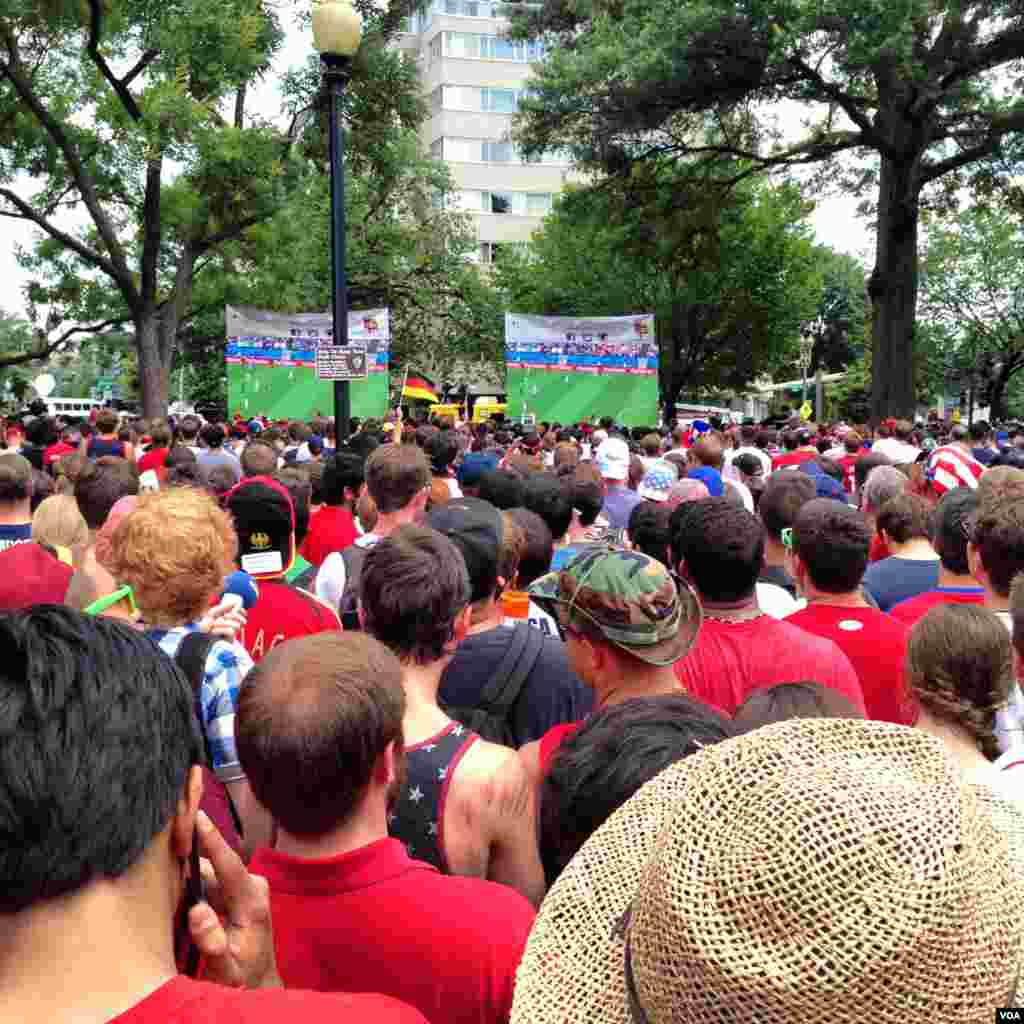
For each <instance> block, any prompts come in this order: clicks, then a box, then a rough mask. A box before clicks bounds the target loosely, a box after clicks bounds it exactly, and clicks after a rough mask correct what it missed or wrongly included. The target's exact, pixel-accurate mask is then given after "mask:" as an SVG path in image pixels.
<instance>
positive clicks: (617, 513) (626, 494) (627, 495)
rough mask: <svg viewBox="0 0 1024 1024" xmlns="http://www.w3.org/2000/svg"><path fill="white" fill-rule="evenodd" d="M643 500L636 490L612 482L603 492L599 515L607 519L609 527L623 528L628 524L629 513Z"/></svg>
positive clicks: (614, 528)
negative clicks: (602, 504)
mask: <svg viewBox="0 0 1024 1024" xmlns="http://www.w3.org/2000/svg"><path fill="white" fill-rule="evenodd" d="M643 500H644V499H643V498H641V497H640V495H639V494H637V493H636V491H631V490H630V489H629V488H628V487H622V486H619V485H617V484H614V485H612V486H610V487H609V488H608V490H607V491H606V492H605V496H604V508H602V509H601V515H603V516H604V517H605V519H607V520H608V526H609V527H610V528H611V529H613V530H625V529H626V527H627V526H629V517H630V514H631V513H632V511H633V509H635V508H636V507H637V505H639V504H640V502H641V501H643Z"/></svg>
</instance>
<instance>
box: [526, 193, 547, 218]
mask: <svg viewBox="0 0 1024 1024" xmlns="http://www.w3.org/2000/svg"><path fill="white" fill-rule="evenodd" d="M550 212H551V193H550V192H527V193H526V213H527V215H528V216H530V217H543V216H545V215H546V214H548V213H550Z"/></svg>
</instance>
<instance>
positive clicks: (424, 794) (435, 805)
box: [388, 722, 480, 874]
mask: <svg viewBox="0 0 1024 1024" xmlns="http://www.w3.org/2000/svg"><path fill="white" fill-rule="evenodd" d="M479 738H480V737H479V736H477V735H476V733H472V732H470V731H469V730H468V729H467V728H466V727H465V726H464V725H460V724H459V723H458V722H452V723H451V725H449V726H447V727H446V728H445V729H443V730H442V731H441V732H439V733H438V734H437V735H436V736H431V737H430V739H428V740H424V741H423V742H422V743H416V744H414V745H413V746H411V747H407V748H406V751H405V765H406V772H407V778H406V782H405V785H404V786H403V787H402V790H401V792H400V793H399V796H398V800H397V801H396V802H395V806H394V807H393V808H392V810H391V812H390V813H389V814H388V833H389V835H391V836H392V837H393V838H395V839H398V840H400V841H401V842H403V843H404V844H405V848H406V850H407V851H408V853H409V856H410V857H414V858H415V859H416V860H422V861H426V862H427V863H428V864H433V865H434V867H435V868H437V869H438V871H442V872H444V873H445V874H448V873H449V871H448V858H447V857H446V856H445V852H444V805H445V800H446V799H447V796H448V784H449V782H451V779H452V776H453V775H454V774H455V769H456V768H457V767H458V765H459V762H460V761H461V760H462V758H463V757H464V755H465V753H466V751H467V750H469V748H470V747H471V746H472V745H473V744H474V743H475V742H476V741H477V740H478V739H479Z"/></svg>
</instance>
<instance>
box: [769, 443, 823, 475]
mask: <svg viewBox="0 0 1024 1024" xmlns="http://www.w3.org/2000/svg"><path fill="white" fill-rule="evenodd" d="M817 457H818V452H817V450H814V451H811V449H809V448H797V450H796V451H795V452H786V454H785V455H776V456H775V458H774V459H772V472H773V473H774V472H775V470H777V469H785V468H786V467H787V466H801V465H803V464H804V463H805V462H813V461H814V460H815V459H816V458H817Z"/></svg>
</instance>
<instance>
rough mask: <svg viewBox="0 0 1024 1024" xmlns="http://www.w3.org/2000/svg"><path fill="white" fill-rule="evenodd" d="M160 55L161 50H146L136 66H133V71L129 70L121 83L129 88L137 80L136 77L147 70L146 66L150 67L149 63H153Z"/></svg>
mask: <svg viewBox="0 0 1024 1024" xmlns="http://www.w3.org/2000/svg"><path fill="white" fill-rule="evenodd" d="M159 56H160V51H159V50H147V51H146V52H145V53H144V54H143V55H142V56H141V57H140V58H139V60H138V62H137V63H136V65H135V67H133V68H132V69H131V71H129V72H128V74H126V75H125V76H124V78H122V79H121V84H122V85H123V86H125V88H127V87H128V86H129V85H131V84H132V82H134V81H135V79H136V78H138V77H139V75H141V74H142V72H143V71H145V70H146V68H148V67H149V65H150V64H152V63H153V61H155V60H156V59H157V57H159Z"/></svg>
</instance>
